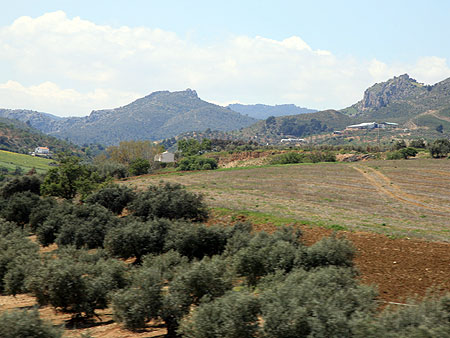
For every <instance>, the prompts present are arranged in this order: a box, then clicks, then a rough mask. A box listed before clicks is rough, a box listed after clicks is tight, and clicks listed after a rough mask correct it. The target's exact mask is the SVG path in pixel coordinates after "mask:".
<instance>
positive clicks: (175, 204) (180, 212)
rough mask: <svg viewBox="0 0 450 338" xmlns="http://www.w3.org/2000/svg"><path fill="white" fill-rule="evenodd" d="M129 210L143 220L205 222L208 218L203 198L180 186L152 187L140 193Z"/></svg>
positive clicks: (168, 184) (162, 185)
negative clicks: (182, 219) (161, 219)
mask: <svg viewBox="0 0 450 338" xmlns="http://www.w3.org/2000/svg"><path fill="white" fill-rule="evenodd" d="M129 209H130V210H131V211H132V212H133V214H134V215H135V216H138V217H140V218H142V219H143V220H149V219H153V218H168V219H181V218H185V219H189V220H192V221H204V220H206V219H207V218H208V211H207V206H206V204H204V203H203V196H202V195H197V194H194V193H191V192H188V191H186V189H185V188H184V187H183V186H182V185H180V184H171V183H166V184H161V185H151V186H149V187H148V188H147V190H146V191H143V192H141V193H138V195H137V197H136V198H135V200H134V201H133V202H132V203H131V204H130V206H129Z"/></svg>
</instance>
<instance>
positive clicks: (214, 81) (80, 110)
mask: <svg viewBox="0 0 450 338" xmlns="http://www.w3.org/2000/svg"><path fill="white" fill-rule="evenodd" d="M2 2H3V1H2ZM2 7H3V9H2V11H1V12H0V74H1V75H0V107H4V108H27V109H36V110H44V111H48V112H50V113H54V114H57V115H87V114H88V113H89V112H90V111H91V110H92V109H100V108H111V107H115V106H118V105H123V104H126V103H128V102H129V101H130V100H132V99H135V98H138V97H140V96H143V95H147V94H148V93H149V92H151V91H154V90H165V89H167V90H183V89H185V88H187V87H191V88H193V89H196V90H197V91H198V93H199V96H200V97H201V98H203V99H205V100H208V101H211V102H215V103H218V104H227V103H232V102H242V103H266V104H281V103H295V104H297V105H300V106H307V107H310V108H318V109H325V108H336V109H338V108H343V107H345V106H348V105H350V104H352V103H354V102H355V101H357V100H359V99H360V98H361V96H362V94H363V91H364V89H366V88H367V87H368V86H370V85H372V84H373V83H375V82H379V81H385V80H387V79H388V78H390V77H392V76H396V75H400V74H402V73H405V72H408V73H409V74H410V75H411V76H413V77H415V78H416V79H417V80H418V81H420V82H425V83H434V82H437V81H441V80H443V79H445V78H447V77H449V76H450V67H449V65H450V44H449V43H448V39H449V38H448V36H449V34H450V20H448V15H449V13H450V2H448V1H428V2H425V1H403V0H398V1H393V0H391V1H376V2H375V1H371V2H366V1H315V2H312V1H263V0H262V1H234V0H231V1H211V0H210V1H195V0H192V1H173V0H172V1H138V0H135V1H133V0H131V1H111V0H110V1H104V0H102V1H92V0H91V1H84V0H78V1H64V0H59V1H46V0H40V1H24V0H16V1H14V2H8V4H7V5H5V6H2ZM24 16H28V17H29V20H21V21H20V20H19V18H21V17H24ZM18 20H19V21H18ZM14 23H16V24H14ZM124 26H126V27H128V30H127V29H125V28H124ZM65 27H70V29H66V28H65ZM52 93H53V94H52Z"/></svg>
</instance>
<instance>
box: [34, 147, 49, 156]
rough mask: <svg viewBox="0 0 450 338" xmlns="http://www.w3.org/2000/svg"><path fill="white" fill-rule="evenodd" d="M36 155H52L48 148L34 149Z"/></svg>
mask: <svg viewBox="0 0 450 338" xmlns="http://www.w3.org/2000/svg"><path fill="white" fill-rule="evenodd" d="M34 153H35V154H36V155H48V154H50V149H48V148H47V147H36V149H34Z"/></svg>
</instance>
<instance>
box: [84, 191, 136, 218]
mask: <svg viewBox="0 0 450 338" xmlns="http://www.w3.org/2000/svg"><path fill="white" fill-rule="evenodd" d="M135 196H136V194H135V192H134V191H133V190H132V189H130V188H129V187H126V186H123V185H117V184H111V185H108V186H106V187H103V188H102V189H100V190H99V191H96V192H95V193H93V194H91V195H89V197H88V198H87V199H86V201H85V202H86V203H88V204H96V203H97V204H100V205H101V206H104V207H105V208H107V209H109V210H111V211H112V212H113V213H115V214H117V215H119V214H121V213H122V210H123V209H124V208H125V207H126V206H127V205H128V204H129V203H130V202H132V201H133V199H134V198H135Z"/></svg>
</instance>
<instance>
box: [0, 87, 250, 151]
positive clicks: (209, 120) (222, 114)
mask: <svg viewBox="0 0 450 338" xmlns="http://www.w3.org/2000/svg"><path fill="white" fill-rule="evenodd" d="M21 112H23V110H19V111H17V113H16V114H14V111H12V110H5V109H3V110H0V116H5V115H8V117H13V118H16V119H19V120H21V121H23V122H28V123H30V124H31V125H32V126H33V127H36V128H38V129H40V130H41V131H43V132H45V133H47V134H49V135H53V136H56V137H60V138H67V139H68V140H70V141H72V142H74V143H77V144H83V143H101V144H105V145H111V144H118V143H119V142H120V141H125V140H159V139H163V138H167V137H173V136H176V135H178V134H180V133H183V132H186V131H194V130H205V129H208V128H209V129H216V130H220V131H229V130H233V129H239V128H243V127H247V126H249V125H251V124H253V123H254V122H256V121H257V120H256V119H253V118H251V117H248V116H244V115H241V114H239V113H237V112H235V111H232V110H231V109H229V108H225V107H221V106H218V105H215V104H212V103H209V102H206V101H203V100H201V99H200V98H199V97H198V94H197V92H196V91H195V90H192V89H186V90H184V91H175V92H170V91H157V92H153V93H150V94H149V95H147V96H144V97H142V98H139V99H137V100H135V101H133V102H131V103H129V104H127V105H124V106H122V107H118V108H113V109H102V110H94V111H92V112H91V113H90V115H88V116H84V117H68V118H53V117H52V115H50V114H46V113H39V112H33V111H27V112H28V113H26V114H24V113H21ZM49 115H50V116H49ZM5 117H6V116H5Z"/></svg>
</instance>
